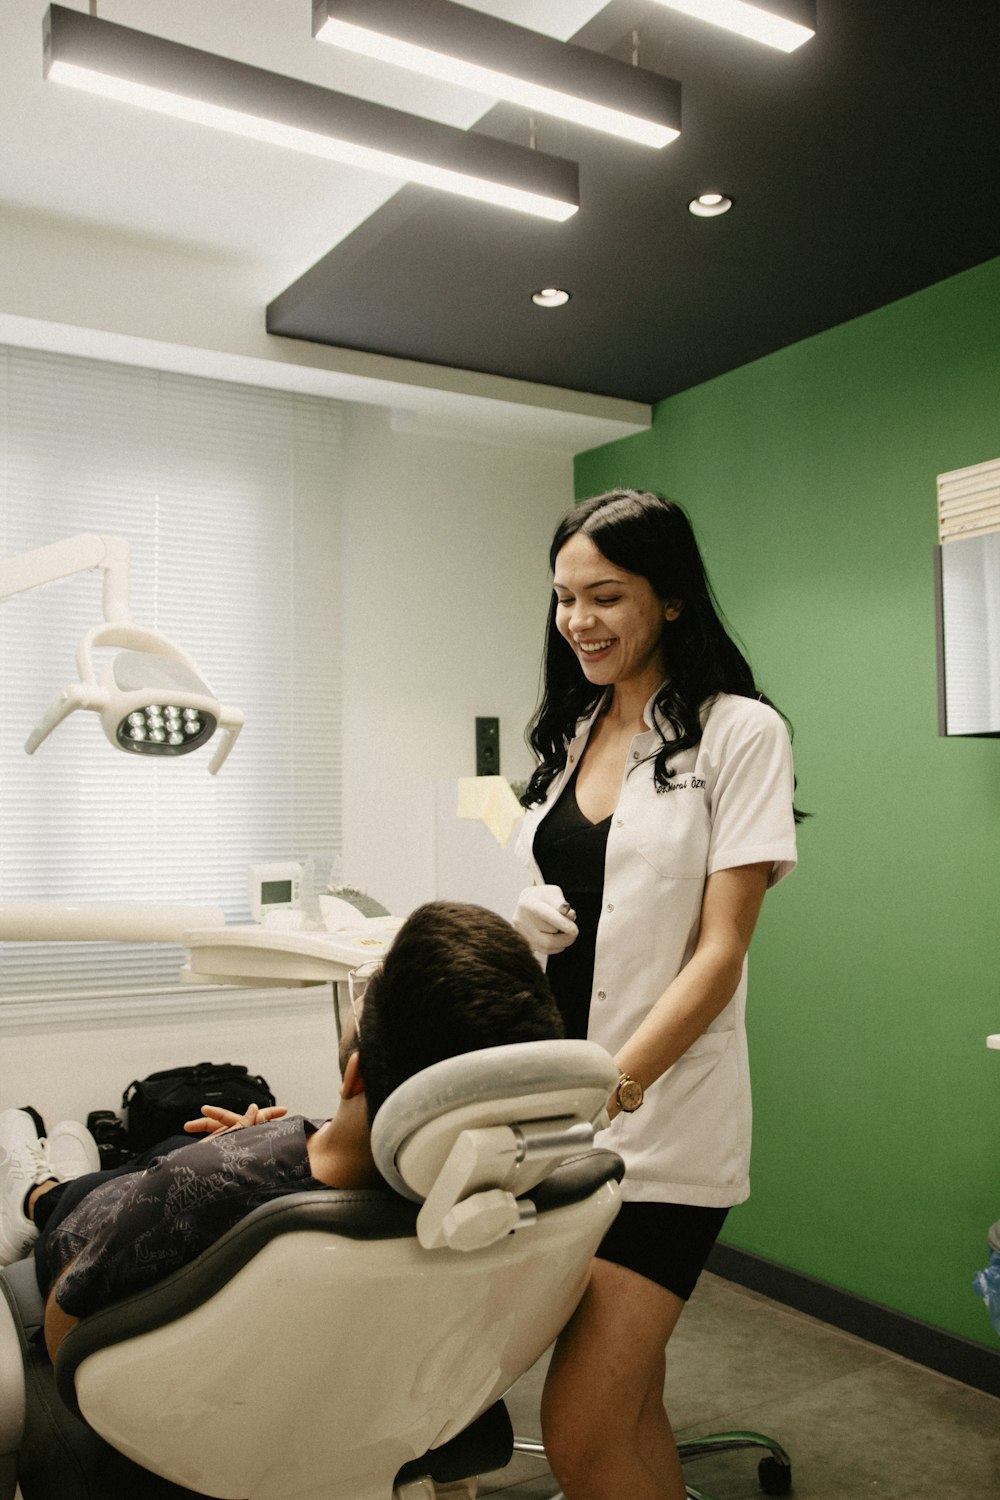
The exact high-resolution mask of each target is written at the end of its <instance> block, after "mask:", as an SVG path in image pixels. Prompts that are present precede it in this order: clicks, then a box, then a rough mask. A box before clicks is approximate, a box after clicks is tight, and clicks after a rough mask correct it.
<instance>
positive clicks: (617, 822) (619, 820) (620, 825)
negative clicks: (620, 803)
mask: <svg viewBox="0 0 1000 1500" xmlns="http://www.w3.org/2000/svg"><path fill="white" fill-rule="evenodd" d="M615 827H616V828H624V827H625V819H624V818H616V819H615Z"/></svg>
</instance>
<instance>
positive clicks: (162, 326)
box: [0, 0, 648, 448]
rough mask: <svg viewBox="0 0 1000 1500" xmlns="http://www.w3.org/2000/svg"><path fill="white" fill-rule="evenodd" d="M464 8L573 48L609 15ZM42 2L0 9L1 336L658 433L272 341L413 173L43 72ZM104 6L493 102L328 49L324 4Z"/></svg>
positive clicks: (491, 381) (131, 19) (325, 82)
mask: <svg viewBox="0 0 1000 1500" xmlns="http://www.w3.org/2000/svg"><path fill="white" fill-rule="evenodd" d="M465 3H467V4H470V5H473V6H474V7H475V8H476V9H480V10H484V11H489V12H491V13H493V14H494V15H498V16H502V17H504V18H505V19H508V20H511V21H516V22H518V23H520V24H528V23H529V22H530V23H531V24H533V25H535V27H536V29H538V19H539V17H538V12H539V11H540V10H542V9H544V17H545V28H546V30H548V31H549V33H550V34H551V35H553V36H558V37H560V38H561V39H565V38H567V37H568V36H571V35H573V34H574V33H575V32H576V31H577V30H579V29H580V27H582V26H583V25H584V24H585V23H586V22H587V21H588V20H589V19H590V18H591V17H592V16H593V15H594V14H595V13H596V12H598V11H600V10H601V9H602V8H603V0H546V4H545V6H544V7H540V6H539V5H538V4H537V3H536V0H465ZM72 8H75V9H77V10H83V11H86V10H87V9H88V8H89V7H88V4H87V3H85V0H73V3H72ZM46 9H47V0H6V3H5V4H4V5H3V7H2V9H0V340H3V341H6V342H14V343H23V344H29V345H35V346H38V347H57V348H62V349H63V350H65V351H67V352H72V353H90V354H95V355H97V356H99V357H105V358H121V359H126V360H130V361H132V362H143V363H146V362H152V363H155V364H162V365H163V366H164V367H166V368H177V369H190V370H193V371H194V372H195V373H205V374H218V375H225V374H228V375H229V376H230V377H231V378H236V379H252V380H254V381H258V380H259V381H262V382H263V383H269V384H277V385H284V386H288V387H298V388H301V389H312V390H316V391H320V392H321V393H325V394H331V395H338V396H341V397H345V398H347V399H359V400H368V401H379V402H380V403H384V404H387V405H390V406H393V407H396V408H401V409H405V410H407V411H408V412H410V413H422V414H423V416H424V418H425V420H428V421H431V422H433V421H435V420H436V421H438V422H441V421H444V422H446V423H450V422H452V421H458V422H459V423H460V424H461V422H462V421H463V420H464V421H467V422H468V423H469V424H471V426H470V431H471V432H472V433H473V435H474V434H475V432H476V431H477V430H479V429H481V430H482V435H483V436H487V435H488V432H489V429H491V428H492V427H493V425H494V422H495V421H496V422H499V423H500V425H502V426H503V427H504V429H505V430H506V431H508V432H513V433H514V434H515V435H517V434H520V440H524V441H545V442H548V441H552V442H554V443H555V445H556V446H566V447H569V448H580V447H586V446H590V445H591V444H593V443H595V442H601V441H605V440H607V438H609V437H612V436H618V435H622V434H623V433H625V432H626V431H634V430H637V429H638V428H640V427H641V426H643V425H645V423H646V421H647V420H648V413H646V411H645V409H644V408H641V407H639V406H637V405H635V404H633V403H628V402H614V401H602V400H600V399H598V398H581V397H578V396H572V397H571V396H570V394H569V393H558V392H549V391H548V388H545V387H530V386H528V385H526V384H525V383H524V382H516V381H503V380H498V379H495V378H492V377H482V376H472V375H469V374H467V373H466V372H450V373H449V372H445V371H442V370H440V369H436V368H433V367H426V366H419V365H415V364H413V363H408V362H406V361H396V360H389V359H382V358H379V357H373V356H365V355H360V354H357V353H349V352H348V351H343V352H341V351H337V350H331V349H327V348H321V347H319V346H311V345H307V344H300V343H297V342H296V341H291V340H281V339H274V338H269V337H268V336H267V335H266V334H265V332H264V326H263V325H264V309H265V307H266V305H267V303H268V302H269V301H270V300H271V299H272V298H274V297H275V296H276V295H277V294H278V293H279V292H281V291H282V290H283V289H284V288H285V287H286V286H288V285H289V283H290V282H292V281H294V280H295V278H296V277H298V276H299V275H300V274H301V273H302V272H303V271H305V270H306V269H307V268H308V267H309V266H311V265H312V264H313V263H314V262H315V261H316V260H318V259H319V258H320V257H321V256H322V255H324V254H326V252H327V251H329V250H330V248H331V247H332V246H333V245H334V244H336V243H338V242H339V241H340V240H341V239H342V238H344V237H345V236H346V235H348V234H349V233H351V231H353V230H354V229H355V228H356V227H357V226H358V225H359V224H360V223H362V222H363V221H364V220H365V219H366V218H367V217H368V216H369V215H370V214H372V213H373V212H374V211H375V210H376V209H377V208H379V207H380V206H381V205H382V204H383V203H384V202H385V201H386V200H387V199H388V198H389V197H390V196H391V195H392V194H393V193H394V192H395V191H396V189H397V188H398V187H399V185H400V184H398V183H395V182H393V181H391V180H389V179H387V178H380V177H376V176H373V175H370V174H367V173H363V172H360V171H358V170H356V169H352V168H347V167H341V166H339V165H336V164H334V163H326V162H322V161H319V160H316V159H313V158H310V157H304V156H300V155H298V154H296V153H294V152H290V151H283V150H280V149H279V148H277V147H268V146H264V145H259V144H256V143H251V142H247V141H244V140H241V139H238V138H236V137H232V136H229V135H226V134H224V133H222V132H218V131H214V130H208V129H204V128H202V127H198V126H195V125H189V124H185V123H182V122H179V121H176V120H172V119H166V118H161V117H159V116H156V115H152V114H148V113H146V112H145V111H142V110H139V109H129V108H128V107H126V106H122V105H118V104H114V103H112V102H109V101H106V100H102V99H98V98H95V97H91V96H89V95H86V94H80V93H78V92H76V91H75V90H72V89H68V88H63V87H60V86H58V85H55V84H51V83H48V82H46V81H45V80H44V79H43V77H42V64H41V35H42V18H43V16H44V14H45V11H46ZM98 14H99V15H100V17H101V18H102V19H104V20H108V21H115V22H118V23H120V24H122V25H126V26H134V27H136V28H137V29H139V30H143V31H147V32H150V33H153V34H155V35H158V36H163V37H166V38H169V39H171V40H174V41H179V42H184V43H186V44H188V45H191V46H195V47H200V48H203V49H205V50H206V51H210V52H216V53H219V54H222V55H224V56H227V57H232V58H235V59H238V60H239V61H241V62H246V63H250V64H253V65H255V66H257V67H262V68H267V69H270V70H272V71H274V72H277V73H284V74H288V75H290V76H293V77H296V78H302V79H306V80H307V81H309V82H311V83H315V84H318V85H321V86H325V87H329V88H334V89H338V90H340V91H342V92H345V93H351V94H357V95H360V96H362V97H365V98H368V99H372V100H374V101H376V102H378V103H384V104H391V105H392V106H394V107H395V108H398V109H403V110H406V111H408V112H411V113H415V114H420V115H425V116H428V117H430V118H434V119H437V120H440V121H443V122H445V123H447V124H452V125H456V126H460V127H468V126H470V125H472V124H473V123H474V122H475V121H476V120H477V119H478V118H480V116H481V115H482V114H484V113H485V112H486V110H487V109H489V108H490V107H491V105H492V104H493V103H494V101H493V100H491V99H485V98H483V97H481V96H475V95H470V94H467V93H465V92H463V91H461V90H458V89H453V88H449V87H448V86H447V85H444V84H436V83H431V82H425V81H423V80H421V79H419V78H417V77H416V76H415V75H410V74H407V73H404V72H402V71H401V70H398V69H391V68H388V67H385V66H381V65H379V64H377V63H374V62H370V61H368V60H366V59H363V58H353V57H351V56H350V55H348V54H346V53H341V52H339V51H337V50H336V49H334V48H331V47H327V46H324V45H321V44H320V43H317V42H315V41H313V39H312V35H311V24H310V22H311V4H310V0H100V3H99V5H98ZM241 361H242V373H240V363H241ZM269 366H270V367H271V369H272V373H273V379H272V378H269V376H268V367H269ZM512 410H513V412H514V415H515V418H516V420H515V421H514V423H513V427H512V426H511V422H510V418H511V411H512ZM549 412H551V413H553V415H552V417H551V419H550V418H549V416H547V415H546V413H549ZM463 413H464V417H463Z"/></svg>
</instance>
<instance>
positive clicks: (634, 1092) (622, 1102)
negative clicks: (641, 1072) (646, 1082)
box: [615, 1073, 645, 1115]
mask: <svg viewBox="0 0 1000 1500" xmlns="http://www.w3.org/2000/svg"><path fill="white" fill-rule="evenodd" d="M615 1098H616V1099H617V1100H618V1108H619V1109H620V1110H621V1111H622V1113H623V1114H626V1115H631V1114H634V1113H635V1111H636V1110H637V1109H638V1108H639V1105H640V1104H641V1103H642V1101H643V1099H644V1098H645V1095H644V1093H643V1088H642V1084H641V1083H639V1082H638V1081H637V1079H635V1078H632V1077H630V1076H629V1074H628V1073H623V1074H622V1076H621V1077H620V1078H619V1080H618V1087H617V1089H616V1090H615Z"/></svg>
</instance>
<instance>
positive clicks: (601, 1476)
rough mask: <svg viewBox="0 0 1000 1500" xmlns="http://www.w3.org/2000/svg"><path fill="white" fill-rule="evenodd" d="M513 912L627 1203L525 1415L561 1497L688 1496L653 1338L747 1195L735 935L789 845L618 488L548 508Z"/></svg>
mask: <svg viewBox="0 0 1000 1500" xmlns="http://www.w3.org/2000/svg"><path fill="white" fill-rule="evenodd" d="M550 564H551V567H552V570H553V582H554V598H553V603H552V607H551V611H550V615H549V624H548V633H547V639H546V646H545V662H544V689H543V696H542V701H541V705H540V707H539V709H538V711H537V713H536V715H535V717H534V719H533V720H532V723H531V726H530V728H529V741H530V743H531V746H532V748H533V749H534V751H535V753H536V755H537V756H538V760H539V764H538V766H537V767H536V769H535V772H534V775H533V776H532V778H531V781H530V782H529V784H528V788H527V790H526V792H525V794H524V797H523V798H522V801H523V802H524V804H525V806H526V807H527V808H528V809H529V811H528V815H527V817H526V818H525V820H524V825H523V827H522V832H521V839H520V846H521V849H522V852H523V854H524V855H525V857H526V858H527V859H529V860H530V862H531V865H532V869H533V875H534V880H535V883H534V884H533V885H532V886H530V887H529V888H528V889H527V890H525V891H523V892H522V894H521V897H520V899H519V901H518V907H517V912H516V915H515V919H514V925H515V926H516V927H518V928H519V930H520V931H521V932H522V933H523V934H524V936H525V937H526V938H527V939H528V941H529V942H530V944H531V946H532V947H533V948H534V949H535V951H536V952H537V953H538V954H540V955H544V957H545V960H546V962H547V973H548V977H549V980H550V982H551V984H552V988H553V990H554V992H555V995H556V999H557V1001H558V1003H559V1008H560V1010H561V1012H562V1015H563V1020H564V1023H565V1026H566V1034H567V1035H568V1036H579V1037H582V1036H589V1037H590V1038H591V1039H592V1040H594V1041H597V1042H600V1043H601V1044H602V1045H603V1046H605V1047H606V1048H607V1049H608V1051H609V1052H610V1053H611V1054H612V1055H613V1056H614V1058H615V1059H616V1061H617V1063H618V1067H619V1069H620V1071H621V1081H620V1083H619V1085H618V1088H617V1090H616V1091H615V1093H614V1094H612V1096H611V1099H610V1101H609V1106H608V1108H609V1114H610V1115H611V1118H612V1123H611V1127H610V1129H609V1130H608V1131H607V1133H606V1134H605V1136H604V1137H603V1143H604V1144H606V1145H607V1146H609V1147H610V1148H611V1149H613V1150H615V1151H617V1152H618V1153H619V1154H620V1155H621V1156H622V1157H623V1159H624V1161H625V1166H626V1173H625V1180H624V1183H623V1195H624V1200H625V1201H624V1203H623V1206H622V1209H621V1213H620V1214H619V1217H618V1219H617V1220H616V1222H615V1223H614V1224H613V1225H612V1227H611V1229H610V1230H609V1232H608V1234H607V1235H606V1236H605V1239H604V1240H603V1241H602V1243H601V1245H600V1246H599V1248H598V1251H597V1259H596V1260H595V1262H594V1265H593V1272H592V1276H591V1280H590V1285H589V1288H588V1290H587V1292H586V1294H585V1295H584V1298H583V1300H582V1302H581V1303H580V1306H579V1308H578V1310H577V1312H576V1313H575V1314H574V1316H573V1318H572V1319H571V1321H570V1323H569V1324H568V1325H567V1327H566V1329H565V1330H564V1331H563V1333H562V1335H561V1336H560V1338H559V1341H558V1343H557V1344H556V1348H555V1352H554V1354H553V1358H552V1363H551V1366H550V1369H549V1375H548V1379H547V1381H546V1386H545V1393H544V1396H543V1400H542V1433H543V1439H544V1442H545V1450H546V1454H547V1455H548V1459H549V1462H550V1464H551V1466H552V1470H553V1472H554V1474H555V1476H556V1478H557V1479H558V1481H559V1484H560V1485H561V1487H562V1489H563V1491H564V1493H565V1495H566V1500H610V1497H611V1496H613V1495H627V1496H628V1497H629V1500H683V1497H684V1495H685V1488H684V1480H683V1477H682V1474H681V1467H680V1461H679V1459H678V1456H677V1448H676V1444H675V1443H674V1438H673V1433H672V1431H671V1428H670V1423H669V1420H668V1418H667V1414H666V1412H665V1410H664V1407H663V1380H664V1373H665V1350H666V1345H667V1341H668V1340H669V1338H670V1335H671V1334H672V1332H673V1330H674V1328H675V1326H676V1324H677V1320H678V1318H679V1317H680V1314H681V1312H682V1310H683V1307H684V1303H685V1301H686V1300H687V1298H688V1297H689V1296H690V1294H691V1291H692V1290H693V1288H694V1284H695V1282H696V1281H697V1279H698V1275H699V1273H700V1271H701V1269H702V1267H703V1266H704V1264H705V1260H706V1258H707V1256H708V1253H709V1251H710V1249H711V1247H712V1245H713V1244H714V1242H715V1239H716V1237H717V1235H718V1233H719V1230H720V1229H721V1227H722V1223H723V1220H724V1219H725V1217H726V1213H727V1210H728V1208H729V1207H730V1206H731V1205H732V1204H734V1203H740V1202H742V1201H743V1200H744V1199H745V1198H746V1197H747V1195H748V1193H749V1182H748V1175H747V1174H748V1165H749V1150H750V1089H749V1080H748V1074H747V1043H746V1033H745V1029H744V1006H745V998H746V952H747V948H748V946H749V943H750V938H751V936H752V934H753V930H754V925H755V923H756V921H757V916H758V913H759V912H760V907H761V903H762V901H763V899H764V893H765V891H766V890H767V888H768V886H771V885H774V884H775V883H776V882H777V881H778V880H780V879H781V878H782V876H783V875H786V874H788V872H789V871H790V870H791V869H792V867H793V866H794V864H795V827H794V814H793V807H792V794H793V776H792V761H791V748H790V745H789V738H788V733H787V730H786V728H785V725H784V723H783V721H782V719H781V718H780V716H779V715H778V714H777V713H776V712H775V710H774V709H773V708H772V707H771V706H770V705H769V704H768V703H767V702H766V700H764V699H763V698H762V696H761V694H760V693H758V691H757V687H756V685H755V683H754V679H753V673H752V671H751V670H750V667H749V665H748V663H747V662H746V660H745V659H744V657H743V655H742V654H741V652H740V651H739V650H738V649H737V647H736V646H735V644H734V643H733V641H732V640H731V639H730V637H729V635H728V634H727V632H726V630H725V628H724V626H723V624H722V622H721V620H720V618H719V615H718V613H717V611H716V608H715V605H714V603H713V600H712V595H711V591H710V588H709V584H708V580H707V578H706V576H705V569H704V565H703V563H702V560H701V556H700V554H699V551H698V547H697V544H696V542H695V539H694V535H693V533H692V530H691V526H690V523H689V522H688V520H687V517H686V516H685V515H684V512H683V511H682V510H681V509H680V507H679V506H677V505H675V504H674V503H673V502H671V501H669V500H665V499H663V498H662V497H660V496H658V495H652V494H645V493H642V492H638V491H633V490H617V491H614V492H613V493H611V494H607V495H600V496H598V497H597V498H596V499H593V500H589V501H587V502H585V503H584V504H583V505H580V506H578V507H577V508H576V509H575V510H573V511H571V512H570V514H569V515H568V516H567V517H566V518H565V519H564V520H563V521H562V523H561V524H560V526H559V527H558V529H557V531H556V534H555V538H554V540H553V543H552V548H551V552H550Z"/></svg>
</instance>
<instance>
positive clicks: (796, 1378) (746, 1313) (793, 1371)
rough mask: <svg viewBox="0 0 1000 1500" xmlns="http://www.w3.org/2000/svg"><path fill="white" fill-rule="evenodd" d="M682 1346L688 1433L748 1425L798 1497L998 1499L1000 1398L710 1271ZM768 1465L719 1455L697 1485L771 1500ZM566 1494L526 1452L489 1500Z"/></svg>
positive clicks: (685, 1325)
mask: <svg viewBox="0 0 1000 1500" xmlns="http://www.w3.org/2000/svg"><path fill="white" fill-rule="evenodd" d="M670 1350H671V1353H670V1360H671V1370H670V1372H669V1373H668V1376H667V1388H666V1389H667V1407H668V1410H669V1411H670V1415H671V1420H672V1422H673V1424H674V1428H675V1430H676V1432H677V1435H678V1437H681V1438H683V1437H697V1436H700V1435H701V1434H703V1433H707V1432H715V1431H719V1430H722V1429H725V1428H738V1429H743V1428H750V1429H753V1430H756V1431H760V1432H765V1433H767V1434H768V1435H769V1436H770V1437H774V1438H777V1440H778V1441H779V1442H780V1443H782V1445H783V1446H784V1447H785V1448H786V1449H787V1450H788V1452H789V1453H790V1455H791V1458H792V1465H793V1468H792V1473H793V1494H794V1495H795V1496H796V1497H798V1500H863V1497H866V1496H876V1497H878V1500H1000V1399H997V1398H996V1397H993V1396H986V1395H984V1394H983V1393H982V1392H981V1391H976V1390H972V1389H971V1388H970V1387H968V1386H964V1385H960V1384H958V1383H957V1382H956V1381H954V1380H949V1379H948V1378H947V1377H946V1376H943V1375H936V1374H934V1372H933V1371H930V1370H927V1369H925V1368H924V1367H923V1366H922V1365H915V1364H911V1363H910V1362H909V1361H907V1360H905V1359H900V1358H898V1357H897V1356H895V1355H892V1354H887V1353H886V1351H885V1350H884V1349H880V1348H878V1347H877V1346H876V1345H874V1344H868V1343H865V1342H864V1341H863V1340H861V1339H858V1338H854V1337H852V1336H851V1335H850V1334H846V1333H840V1332H839V1331H838V1330H837V1329H835V1328H831V1327H829V1326H828V1325H827V1324H825V1323H819V1322H817V1321H816V1320H815V1319H813V1318H809V1317H806V1316H804V1315H803V1314H802V1313H797V1312H793V1311H791V1310H789V1309H788V1308H785V1307H782V1306H780V1305H779V1304H778V1303H775V1302H770V1301H768V1300H767V1298H765V1297H760V1296H758V1295H757V1294H756V1293H754V1292H748V1291H746V1290H744V1289H743V1288H742V1287H738V1286H735V1285H734V1284H733V1283H732V1282H728V1281H722V1280H720V1278H719V1277H717V1276H712V1275H709V1274H706V1275H704V1276H703V1277H702V1279H701V1281H700V1282H699V1284H698V1287H697V1289H696V1291H695V1294H694V1296H693V1297H692V1299H691V1302H690V1304H689V1306H688V1308H687V1310H686V1312H685V1314H684V1316H683V1318H682V1319H681V1322H680V1325H679V1327H678V1330H677V1332H676V1334H675V1335H674V1338H673V1340H672V1341H671V1346H670ZM544 1366H545V1360H544V1359H543V1360H542V1361H540V1362H539V1364H538V1365H536V1366H535V1368H534V1369H533V1370H531V1371H529V1373H528V1374H527V1375H526V1376H524V1378H523V1379H522V1380H520V1381H519V1382H518V1384H517V1385H516V1386H515V1387H514V1389H513V1391H511V1393H510V1395H509V1396H508V1398H507V1404H508V1406H509V1408H510V1411H511V1416H512V1418H513V1422H514V1430H515V1431H516V1432H518V1433H523V1434H525V1435H531V1436H535V1435H537V1433H538V1398H539V1395H540V1392H541V1387H542V1380H543V1378H544ZM756 1468H757V1460H756V1457H755V1456H754V1455H753V1454H752V1453H747V1452H743V1453H734V1454H727V1455H713V1456H711V1457H707V1458H702V1459H699V1460H698V1461H697V1463H694V1464H691V1465H690V1467H689V1469H688V1471H687V1477H688V1479H689V1482H690V1483H691V1484H693V1485H696V1486H697V1487H698V1489H699V1490H703V1491H704V1492H705V1494H706V1496H712V1497H713V1500H759V1497H760V1495H761V1491H760V1489H759V1487H758V1484H757V1472H756ZM554 1490H555V1485H554V1482H553V1480H552V1479H551V1476H549V1475H548V1474H547V1473H546V1472H545V1464H544V1460H533V1459H530V1458H527V1457H525V1456H523V1455H519V1454H515V1456H514V1461H513V1462H512V1463H511V1464H510V1465H509V1467H508V1468H506V1469H504V1470H503V1471H502V1472H500V1473H496V1474H490V1475H486V1476H484V1477H483V1480H482V1483H481V1488H480V1495H481V1496H484V1495H494V1496H503V1497H504V1500H549V1497H550V1496H551V1495H552V1494H553V1492H554ZM608 1500H627V1497H618V1496H609V1497H608Z"/></svg>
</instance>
